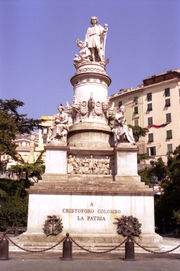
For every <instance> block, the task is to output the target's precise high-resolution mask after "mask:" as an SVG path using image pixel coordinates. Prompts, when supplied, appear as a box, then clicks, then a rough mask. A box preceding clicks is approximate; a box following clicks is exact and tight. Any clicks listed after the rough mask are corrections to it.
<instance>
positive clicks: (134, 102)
mask: <svg viewBox="0 0 180 271" xmlns="http://www.w3.org/2000/svg"><path fill="white" fill-rule="evenodd" d="M133 104H134V105H135V104H138V97H134V99H133Z"/></svg>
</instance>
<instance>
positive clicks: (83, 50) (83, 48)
mask: <svg viewBox="0 0 180 271" xmlns="http://www.w3.org/2000/svg"><path fill="white" fill-rule="evenodd" d="M76 43H77V46H79V48H80V50H79V55H77V54H76V55H75V58H74V65H75V66H76V63H80V62H83V61H84V62H90V56H91V52H90V50H89V49H88V47H87V43H86V42H85V41H81V40H77V41H76Z"/></svg>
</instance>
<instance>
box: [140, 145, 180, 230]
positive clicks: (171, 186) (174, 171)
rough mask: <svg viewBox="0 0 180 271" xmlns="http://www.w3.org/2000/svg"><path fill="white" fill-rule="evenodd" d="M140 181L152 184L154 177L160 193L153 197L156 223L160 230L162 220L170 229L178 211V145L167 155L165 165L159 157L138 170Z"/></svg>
mask: <svg viewBox="0 0 180 271" xmlns="http://www.w3.org/2000/svg"><path fill="white" fill-rule="evenodd" d="M140 175H141V179H142V181H145V182H146V184H149V185H152V184H153V183H152V182H153V177H156V178H157V180H158V183H159V185H160V187H161V188H162V191H163V192H162V194H161V195H160V196H159V195H156V197H155V215H156V225H157V226H158V228H159V229H160V230H161V228H162V222H163V223H165V224H166V230H172V229H173V228H174V227H175V224H174V223H175V222H176V221H177V222H178V219H179V216H178V215H177V214H179V211H180V197H179V195H180V146H178V147H177V148H176V150H175V151H174V153H173V155H169V156H168V161H167V165H166V164H165V163H164V162H163V160H162V159H161V158H159V159H158V160H157V161H155V162H154V161H153V162H151V167H149V168H145V169H144V170H143V171H141V172H140Z"/></svg>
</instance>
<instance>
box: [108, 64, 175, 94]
mask: <svg viewBox="0 0 180 271" xmlns="http://www.w3.org/2000/svg"><path fill="white" fill-rule="evenodd" d="M173 78H180V69H174V70H170V71H166V72H164V73H160V74H157V75H152V76H150V77H147V78H146V79H144V80H143V84H141V85H138V86H137V88H134V89H133V88H127V89H120V90H119V92H118V93H115V94H112V95H111V96H110V99H113V98H116V97H118V96H121V95H124V94H128V93H132V92H136V91H139V90H140V89H143V88H144V87H146V86H149V85H152V84H156V83H160V82H163V81H166V80H170V79H173Z"/></svg>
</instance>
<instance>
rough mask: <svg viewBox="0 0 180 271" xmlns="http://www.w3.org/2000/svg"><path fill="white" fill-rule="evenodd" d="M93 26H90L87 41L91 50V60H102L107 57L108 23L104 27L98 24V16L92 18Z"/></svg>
mask: <svg viewBox="0 0 180 271" xmlns="http://www.w3.org/2000/svg"><path fill="white" fill-rule="evenodd" d="M90 22H91V24H92V26H91V27H88V30H87V33H86V37H85V42H86V44H87V47H88V49H89V50H90V52H91V58H92V59H91V60H92V61H97V62H101V61H104V57H105V42H106V36H107V31H108V25H107V24H105V25H104V27H103V26H101V25H99V24H98V18H97V17H92V18H91V21H90Z"/></svg>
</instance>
